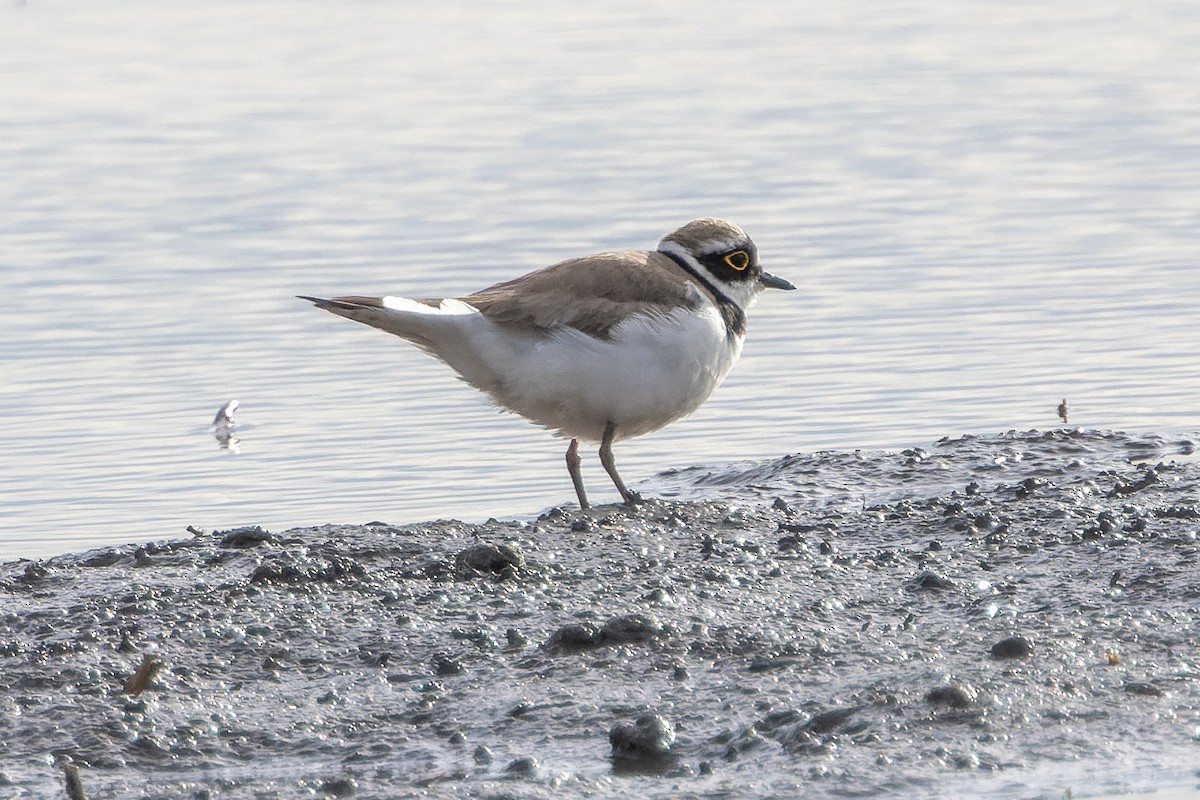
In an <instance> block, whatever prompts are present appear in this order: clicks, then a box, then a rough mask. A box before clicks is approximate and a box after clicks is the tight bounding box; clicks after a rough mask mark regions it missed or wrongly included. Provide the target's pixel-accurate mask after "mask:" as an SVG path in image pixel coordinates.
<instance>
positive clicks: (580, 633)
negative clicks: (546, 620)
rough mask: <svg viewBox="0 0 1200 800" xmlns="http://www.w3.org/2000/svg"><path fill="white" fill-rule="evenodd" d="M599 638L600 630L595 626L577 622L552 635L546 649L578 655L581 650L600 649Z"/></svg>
mask: <svg viewBox="0 0 1200 800" xmlns="http://www.w3.org/2000/svg"><path fill="white" fill-rule="evenodd" d="M599 637H600V629H599V628H597V627H596V626H595V625H593V624H592V623H590V622H582V623H578V622H577V623H572V624H570V625H564V626H562V627H561V628H559V629H558V630H556V631H555V632H554V633H553V634H551V635H550V640H549V641H547V642H546V647H547V648H548V649H550V650H559V651H565V652H568V653H577V652H579V651H580V650H591V649H592V648H595V647H599V646H600V639H599Z"/></svg>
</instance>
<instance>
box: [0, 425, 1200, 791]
mask: <svg viewBox="0 0 1200 800" xmlns="http://www.w3.org/2000/svg"><path fill="white" fill-rule="evenodd" d="M1194 450H1195V448H1194V446H1193V445H1192V441H1191V440H1190V439H1188V438H1187V437H1180V436H1163V435H1140V436H1130V435H1126V434H1120V433H1112V432H1101V431H1070V430H1062V431H1051V432H1047V433H1042V432H1026V433H1009V434H1004V435H999V436H981V437H962V438H957V439H947V440H943V441H941V442H938V443H936V444H933V445H931V446H930V447H929V448H927V449H922V450H910V451H905V452H903V453H816V454H800V455H791V456H786V457H783V458H780V459H777V460H775V461H770V462H763V463H761V464H753V465H739V466H732V467H724V468H707V469H697V470H685V471H681V472H678V473H675V474H673V475H670V476H664V478H663V479H662V486H663V488H664V492H675V491H678V490H679V487H682V486H688V487H691V488H692V489H694V490H695V491H696V492H698V493H703V494H706V495H708V496H709V497H710V499H706V500H651V501H649V502H646V503H644V504H641V505H638V506H635V507H623V506H605V507H600V508H596V509H593V510H592V511H591V512H590V513H587V514H581V513H580V512H578V511H577V510H569V509H553V510H551V511H549V512H547V513H546V514H544V515H543V516H542V517H541V518H539V519H536V520H530V521H489V522H487V523H485V524H481V525H471V524H464V523H460V522H455V521H438V522H430V523H424V524H419V525H408V526H399V527H398V526H391V525H388V524H385V523H379V522H373V523H370V524H366V525H358V526H334V525H328V526H322V527H317V528H305V529H295V530H289V531H264V530H261V529H258V528H243V529H236V530H232V531H214V532H208V531H196V532H195V534H194V535H191V536H188V537H185V538H180V539H174V540H164V541H161V542H156V543H152V544H145V545H137V546H134V545H130V546H126V547H113V548H103V549H100V550H95V551H90V552H88V553H83V554H75V555H67V556H60V557H56V558H51V559H44V560H41V561H18V562H11V563H8V564H4V565H2V566H0V608H2V609H3V610H2V611H0V683H2V684H3V692H2V693H0V752H2V753H4V754H5V755H4V756H3V758H2V759H0V762H2V763H0V796H4V797H14V798H23V797H58V796H62V797H65V796H67V795H66V791H65V789H64V788H63V787H64V773H63V769H62V764H63V763H66V762H70V763H71V764H73V765H74V766H75V767H77V768H78V772H79V780H80V782H81V784H82V787H83V790H84V791H85V792H86V793H87V796H88V797H92V798H103V797H145V798H150V797H155V798H163V797H168V798H176V797H178V798H205V797H209V798H217V797H221V798H260V797H276V796H278V797H296V796H314V797H443V796H444V797H480V798H485V797H487V798H490V797H574V796H590V797H595V796H620V797H647V798H668V797H671V798H675V797H685V798H686V797H730V798H732V797H780V798H783V797H795V796H799V795H801V794H803V795H804V796H805V797H818V798H819V797H1029V798H1034V797H1044V798H1060V797H1063V796H1064V793H1065V792H1066V791H1067V790H1071V791H1072V793H1073V796H1075V797H1087V796H1099V795H1102V794H1107V795H1112V794H1121V793H1123V792H1132V791H1139V790H1151V789H1161V788H1171V787H1178V788H1179V789H1180V790H1181V791H1184V790H1188V789H1191V788H1194V787H1196V786H1197V784H1198V783H1200V775H1198V774H1197V772H1196V768H1195V766H1194V765H1195V764H1196V763H1197V762H1198V761H1200V644H1198V643H1200V541H1198V540H1197V535H1198V534H1200V464H1198V463H1197V462H1196V460H1195V458H1194V456H1193V455H1192V454H1193V453H1194ZM147 658H149V659H151V660H153V661H155V662H157V664H158V669H157V670H156V672H155V674H153V676H151V677H149V678H148V679H147V680H146V683H145V686H144V689H143V690H142V691H139V692H134V691H133V690H132V689H134V688H137V687H136V686H135V687H130V685H129V684H128V681H129V680H130V679H131V678H132V677H133V676H134V675H135V674H136V672H137V670H138V668H139V667H140V666H141V665H143V664H144V663H145V662H146V659H147Z"/></svg>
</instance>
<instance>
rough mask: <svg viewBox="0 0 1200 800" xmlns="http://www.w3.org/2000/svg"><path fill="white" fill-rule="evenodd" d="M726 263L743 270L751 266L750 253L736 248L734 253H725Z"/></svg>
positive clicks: (739, 270)
mask: <svg viewBox="0 0 1200 800" xmlns="http://www.w3.org/2000/svg"><path fill="white" fill-rule="evenodd" d="M725 263H726V264H728V265H729V266H731V267H733V268H734V269H736V270H737V271H738V272H741V271H742V270H744V269H745V268H746V267H748V266H750V254H749V253H747V252H746V251H745V250H734V251H733V252H732V253H726V254H725Z"/></svg>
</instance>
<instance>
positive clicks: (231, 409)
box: [210, 400, 239, 453]
mask: <svg viewBox="0 0 1200 800" xmlns="http://www.w3.org/2000/svg"><path fill="white" fill-rule="evenodd" d="M238 405H239V403H238V401H237V400H230V401H229V402H228V403H226V404H225V405H223V406H221V407H220V408H219V409H218V410H217V415H216V416H215V417H213V421H212V425H211V426H210V427H211V428H212V432H213V436H214V437H215V438H216V440H217V444H218V445H220V446H221V449H222V450H230V451H232V452H234V453H237V452H238V443H239V439H238V437H237V433H235V431H237V423H236V422H234V421H233V415H234V413H235V412H236V411H237V410H238Z"/></svg>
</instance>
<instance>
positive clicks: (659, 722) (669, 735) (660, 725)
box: [608, 714, 675, 760]
mask: <svg viewBox="0 0 1200 800" xmlns="http://www.w3.org/2000/svg"><path fill="white" fill-rule="evenodd" d="M608 742H609V744H611V745H612V754H613V757H614V758H623V759H633V760H641V759H650V760H653V759H661V758H664V757H665V756H667V755H668V754H669V753H670V752H671V748H672V747H674V746H675V726H673V725H672V724H671V723H670V721H668V720H667V719H666V718H665V717H662V716H660V715H658V714H643V715H642V716H640V717H638V718H637V719H636V720H634V722H633V724H630V723H628V722H618V723H617V724H616V725H614V726H613V727H612V730H610V731H609V732H608Z"/></svg>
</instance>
